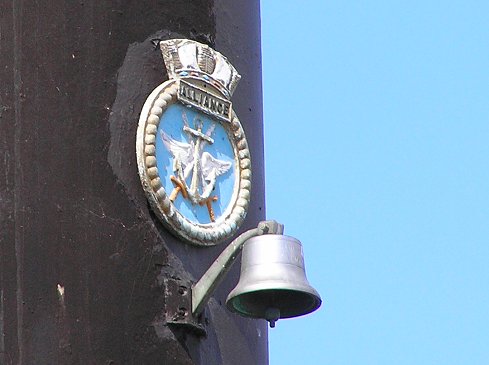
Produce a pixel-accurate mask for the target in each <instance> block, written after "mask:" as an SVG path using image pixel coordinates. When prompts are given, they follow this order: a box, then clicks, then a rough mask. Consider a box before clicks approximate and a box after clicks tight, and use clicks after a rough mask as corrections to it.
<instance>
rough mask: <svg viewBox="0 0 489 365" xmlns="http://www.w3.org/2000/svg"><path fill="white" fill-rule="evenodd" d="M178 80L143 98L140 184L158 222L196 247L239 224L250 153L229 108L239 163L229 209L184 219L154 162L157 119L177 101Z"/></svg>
mask: <svg viewBox="0 0 489 365" xmlns="http://www.w3.org/2000/svg"><path fill="white" fill-rule="evenodd" d="M178 81H179V80H169V81H167V82H165V83H163V84H161V85H160V86H158V87H157V88H156V89H155V90H153V92H152V93H151V94H150V96H149V97H148V98H147V99H146V102H145V104H144V106H143V110H142V112H141V116H140V119H139V126H138V132H137V141H136V154H137V160H138V169H139V175H140V178H141V183H142V185H143V188H144V190H145V191H146V195H147V197H148V200H149V202H150V204H151V206H152V208H153V210H154V211H155V212H156V214H157V216H158V217H159V218H160V219H161V220H162V222H163V223H164V224H165V225H166V226H167V227H168V228H169V229H170V230H171V231H172V232H173V233H174V234H176V235H177V236H180V237H182V238H184V239H185V240H186V241H188V242H189V243H191V244H194V245H198V246H214V245H217V244H218V243H221V242H222V241H223V240H225V239H226V238H229V237H230V236H231V235H232V234H233V233H235V232H236V231H237V230H238V228H239V227H240V226H241V224H242V223H243V221H244V219H245V217H246V213H247V211H248V206H249V202H250V196H251V175H252V172H251V156H250V151H249V148H248V142H247V140H246V137H245V133H244V130H243V128H242V126H241V123H240V121H239V119H238V117H237V116H236V114H235V113H234V110H232V115H231V122H230V124H229V132H230V133H228V135H229V136H230V137H232V145H233V150H234V154H235V159H236V163H237V166H239V185H238V191H237V192H234V193H233V198H232V203H231V204H233V207H232V210H231V211H230V212H229V213H228V216H226V217H225V218H224V220H222V218H219V219H218V220H217V221H216V222H214V223H208V224H198V223H193V222H191V221H190V220H188V219H187V218H185V217H184V216H183V215H182V214H181V213H180V212H179V211H178V210H177V209H176V208H175V207H174V205H173V203H172V202H171V201H170V199H169V196H168V194H167V192H166V191H165V189H164V188H163V186H162V183H161V179H160V174H159V171H158V166H157V161H156V138H157V133H158V127H159V124H160V118H161V116H162V115H163V113H164V112H165V110H166V109H167V108H168V107H169V106H170V105H172V104H174V103H176V102H177V92H178Z"/></svg>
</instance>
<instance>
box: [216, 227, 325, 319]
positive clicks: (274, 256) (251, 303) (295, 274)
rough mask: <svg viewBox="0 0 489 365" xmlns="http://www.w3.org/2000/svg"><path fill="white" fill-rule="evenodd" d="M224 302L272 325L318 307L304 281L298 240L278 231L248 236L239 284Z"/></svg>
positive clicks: (301, 255) (306, 282)
mask: <svg viewBox="0 0 489 365" xmlns="http://www.w3.org/2000/svg"><path fill="white" fill-rule="evenodd" d="M226 305H227V307H228V308H229V309H230V310H231V311H233V312H236V313H239V314H241V315H244V316H246V317H252V318H264V319H266V320H268V321H269V322H270V326H271V327H274V326H275V321H277V320H278V319H280V318H291V317H297V316H301V315H304V314H307V313H311V312H313V311H315V310H316V309H318V308H319V306H320V305H321V297H320V296H319V293H318V292H317V291H316V290H315V289H314V288H313V287H312V286H311V285H310V284H309V282H308V281H307V278H306V272H305V267H304V256H303V252H302V245H301V243H300V241H299V240H297V239H295V238H293V237H289V236H284V235H278V234H267V235H262V236H256V237H253V238H251V239H249V240H248V241H247V242H246V243H245V245H244V247H243V253H242V259H241V276H240V280H239V283H238V285H237V286H236V287H235V288H234V289H233V290H232V291H231V293H229V296H228V298H227V300H226Z"/></svg>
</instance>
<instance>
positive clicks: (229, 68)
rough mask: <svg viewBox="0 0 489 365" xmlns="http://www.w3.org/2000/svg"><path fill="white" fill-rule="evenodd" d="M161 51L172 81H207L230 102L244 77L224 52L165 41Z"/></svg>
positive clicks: (181, 42)
mask: <svg viewBox="0 0 489 365" xmlns="http://www.w3.org/2000/svg"><path fill="white" fill-rule="evenodd" d="M160 48H161V52H162V54H163V60H164V61H165V66H166V69H167V71H168V77H169V78H170V79H176V78H183V77H188V78H195V79H201V80H205V81H206V82H209V83H211V84H212V85H213V86H214V87H216V88H217V89H218V90H219V91H220V92H221V93H222V94H223V95H224V96H225V97H226V98H227V99H230V98H231V96H232V95H233V92H234V90H235V89H236V86H237V85H238V82H239V80H240V78H241V76H240V75H239V74H238V71H236V69H235V68H234V66H233V65H231V63H230V62H229V61H228V59H227V58H226V57H225V56H223V55H222V54H221V53H219V52H217V51H215V50H213V49H212V48H211V47H209V46H208V45H206V44H202V43H199V42H196V41H192V40H189V39H169V40H166V41H161V42H160Z"/></svg>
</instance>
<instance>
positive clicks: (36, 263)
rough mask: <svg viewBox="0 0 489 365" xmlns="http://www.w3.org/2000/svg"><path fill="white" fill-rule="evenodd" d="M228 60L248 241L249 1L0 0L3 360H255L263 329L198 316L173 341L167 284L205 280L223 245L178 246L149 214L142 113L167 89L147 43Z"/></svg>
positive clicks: (226, 287) (258, 193) (252, 16)
mask: <svg viewBox="0 0 489 365" xmlns="http://www.w3.org/2000/svg"><path fill="white" fill-rule="evenodd" d="M177 37H181V38H190V39H195V40H197V41H199V42H203V43H206V44H209V45H210V46H212V47H213V48H215V49H217V50H218V51H220V52H222V53H224V54H226V55H227V56H228V58H229V59H230V60H231V61H232V62H233V64H234V65H235V66H236V68H237V69H239V70H240V73H241V74H242V75H243V80H245V81H243V82H242V83H241V84H240V87H239V88H238V89H237V90H236V93H235V94H234V96H233V106H234V108H235V109H236V111H237V113H238V114H239V115H240V119H241V121H242V124H243V128H244V129H245V132H246V134H247V137H248V140H249V144H250V151H251V154H252V158H253V161H254V166H253V169H254V171H253V174H254V181H253V184H254V186H253V191H254V195H253V197H252V199H251V202H250V207H249V211H248V216H247V219H246V221H245V222H244V224H243V227H242V229H243V230H245V229H248V228H250V227H252V226H254V225H255V224H256V222H258V221H259V220H261V219H263V217H264V196H263V168H262V166H263V165H262V155H263V140H262V125H261V89H260V85H261V77H260V44H259V4H258V2H257V1H244V0H240V1H231V0H227V1H219V0H216V1H176V2H173V1H171V2H170V1H158V2H153V1H138V2H120V1H96V0H86V1H73V2H66V1H53V2H34V1H21V0H19V1H0V65H1V67H0V77H1V79H0V104H1V105H0V157H1V158H0V161H1V166H2V168H1V169H0V171H1V174H0V209H1V212H0V240H1V241H0V254H1V257H0V260H1V261H0V299H1V303H0V331H1V333H0V364H39V365H41V364H156V363H168V364H170V363H171V364H265V363H267V333H266V326H265V323H264V321H263V322H256V321H253V320H248V319H244V318H241V317H238V316H236V315H234V314H231V313H230V312H228V311H227V310H226V309H225V308H224V301H225V298H226V295H227V293H228V292H229V291H230V290H231V289H232V287H233V286H234V285H235V283H236V278H237V274H238V270H239V267H236V268H234V269H233V270H232V271H231V272H230V275H229V276H228V278H227V280H226V281H224V282H223V283H222V285H221V287H220V288H219V289H218V290H217V292H216V295H215V296H214V297H213V298H211V301H210V302H209V306H208V308H207V309H206V311H205V313H204V316H205V318H204V320H205V322H206V323H208V324H207V325H206V330H207V336H206V337H205V338H199V337H198V336H195V335H193V334H191V333H187V332H185V331H183V332H182V331H179V330H172V329H171V328H170V327H169V326H167V323H166V320H165V313H164V308H165V301H166V298H165V279H167V278H169V277H172V276H173V277H176V278H178V279H181V280H189V281H190V280H192V279H194V278H196V277H200V276H201V275H202V273H203V272H204V271H205V270H206V268H207V267H209V266H210V263H211V262H212V261H213V260H214V259H215V258H216V257H217V256H218V254H219V252H220V251H221V250H222V247H224V246H222V247H221V246H217V247H211V248H205V251H203V249H202V248H197V247H191V246H189V245H182V243H181V242H179V241H178V240H177V239H176V238H174V237H173V236H172V235H170V234H169V233H168V232H167V231H166V230H165V229H164V228H163V227H162V225H161V224H160V222H158V220H157V219H156V218H155V216H154V215H153V214H152V212H151V211H150V210H149V209H148V205H147V201H146V198H145V196H144V193H143V191H142V189H141V186H140V181H139V178H138V175H137V167H136V159H135V154H134V138H135V135H136V128H137V120H138V114H139V112H140V110H141V107H142V105H143V103H144V99H145V98H146V96H147V95H148V94H149V93H150V92H151V90H152V89H154V88H155V87H156V86H157V85H158V84H160V83H161V82H162V81H164V80H163V79H162V74H161V69H162V61H161V54H160V53H159V51H158V50H155V48H154V45H153V43H152V42H151V40H152V39H156V38H160V39H168V38H177Z"/></svg>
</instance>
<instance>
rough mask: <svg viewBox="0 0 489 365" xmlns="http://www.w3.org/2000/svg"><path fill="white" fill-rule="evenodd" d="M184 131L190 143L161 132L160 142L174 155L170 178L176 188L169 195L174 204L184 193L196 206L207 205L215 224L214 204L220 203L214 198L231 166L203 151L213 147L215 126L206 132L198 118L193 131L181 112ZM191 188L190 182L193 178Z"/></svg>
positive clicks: (185, 116) (195, 120)
mask: <svg viewBox="0 0 489 365" xmlns="http://www.w3.org/2000/svg"><path fill="white" fill-rule="evenodd" d="M182 120H183V124H184V126H183V131H184V132H185V135H186V139H187V143H185V142H180V141H176V140H174V139H172V138H171V137H170V136H168V135H167V134H166V133H165V132H163V130H161V131H160V135H161V139H162V141H163V144H164V145H165V147H166V149H167V150H168V151H169V152H170V153H171V155H172V156H173V172H174V174H175V175H172V176H170V180H171V181H172V183H173V185H174V187H175V188H174V189H173V191H172V193H171V194H170V200H171V201H172V202H174V201H175V199H176V198H177V196H178V194H179V193H181V194H182V196H183V198H184V199H187V200H189V201H190V202H191V203H192V204H193V205H197V204H198V205H200V206H203V205H206V206H207V210H208V212H209V218H210V220H211V222H215V214H214V210H213V208H212V202H215V201H217V200H218V197H217V196H216V195H213V196H211V193H212V191H213V190H214V187H215V185H216V180H217V177H218V176H220V175H222V174H224V173H226V172H227V171H228V170H229V168H230V167H231V165H232V163H231V162H228V161H223V160H219V159H217V158H215V157H214V156H212V155H211V154H210V153H209V152H206V151H203V149H204V147H205V146H206V145H212V144H213V143H214V139H212V133H213V132H214V129H215V127H216V124H215V123H213V124H212V125H211V126H210V127H209V128H208V129H207V131H206V132H205V133H204V132H203V131H202V130H203V128H204V123H203V121H202V119H200V117H198V116H197V117H195V119H194V128H191V127H190V125H189V122H188V119H187V115H186V114H185V112H182ZM190 176H191V180H190V186H188V184H187V179H188V178H190Z"/></svg>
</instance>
